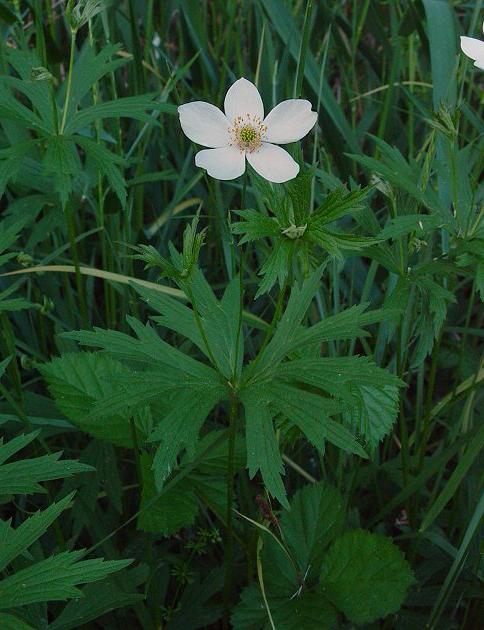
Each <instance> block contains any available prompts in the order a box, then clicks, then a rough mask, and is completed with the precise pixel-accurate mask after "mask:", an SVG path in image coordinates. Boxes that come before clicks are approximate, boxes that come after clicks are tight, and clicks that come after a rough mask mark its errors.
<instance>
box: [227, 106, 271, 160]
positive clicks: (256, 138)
mask: <svg viewBox="0 0 484 630" xmlns="http://www.w3.org/2000/svg"><path fill="white" fill-rule="evenodd" d="M266 132H267V127H266V126H265V125H264V124H263V123H262V120H261V119H260V118H259V116H254V115H251V114H245V116H238V117H237V118H236V119H235V120H234V126H233V127H231V128H230V129H229V133H230V136H231V142H230V146H235V147H237V148H238V149H240V151H241V152H244V151H248V152H249V153H252V152H253V151H256V150H257V149H258V148H259V147H260V146H261V144H262V140H263V139H264V136H265V134H266Z"/></svg>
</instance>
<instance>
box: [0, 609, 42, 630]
mask: <svg viewBox="0 0 484 630" xmlns="http://www.w3.org/2000/svg"><path fill="white" fill-rule="evenodd" d="M0 628H2V629H3V630H35V628H34V627H33V626H29V624H28V623H25V621H23V620H22V619H19V618H18V617H15V616H14V615H10V614H9V613H0Z"/></svg>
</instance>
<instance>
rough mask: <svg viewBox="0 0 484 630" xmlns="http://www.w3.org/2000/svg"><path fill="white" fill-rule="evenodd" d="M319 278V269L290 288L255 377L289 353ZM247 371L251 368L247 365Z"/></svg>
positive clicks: (258, 364)
mask: <svg viewBox="0 0 484 630" xmlns="http://www.w3.org/2000/svg"><path fill="white" fill-rule="evenodd" d="M320 277H321V271H320V269H317V270H316V271H314V272H313V273H312V274H311V275H310V276H309V278H308V279H307V280H306V281H305V282H304V283H303V284H302V285H301V286H297V285H295V286H294V287H293V288H292V291H291V295H290V297H289V300H288V303H287V306H286V310H285V311H284V313H283V314H282V316H281V319H280V321H279V324H278V326H277V329H276V332H275V334H274V336H273V337H272V339H271V340H270V342H269V343H268V344H267V346H266V348H265V350H263V352H262V355H261V356H260V359H259V360H258V363H257V371H256V374H257V377H258V378H260V377H261V376H262V374H263V373H264V372H266V371H269V370H272V369H273V368H274V367H275V366H276V365H277V364H278V363H279V362H280V361H281V360H282V359H283V358H284V356H285V355H286V354H287V352H289V350H290V349H291V347H292V345H293V343H294V339H295V338H296V336H297V333H298V332H299V326H300V324H301V322H302V320H303V318H304V316H305V315H306V312H307V310H308V308H309V305H310V304H311V301H312V299H313V297H314V294H315V293H316V291H317V289H318V286H319V281H320ZM248 369H249V371H250V370H251V367H250V365H249V368H248Z"/></svg>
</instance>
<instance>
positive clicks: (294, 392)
mask: <svg viewBox="0 0 484 630" xmlns="http://www.w3.org/2000/svg"><path fill="white" fill-rule="evenodd" d="M267 390H268V394H267V395H269V396H271V397H272V401H271V405H272V406H273V407H275V408H276V409H277V411H278V412H279V413H281V414H282V415H283V416H284V417H286V418H288V419H289V420H290V421H291V422H292V423H294V424H295V425H297V426H298V427H299V428H300V429H301V431H302V432H303V433H304V434H305V435H306V437H307V438H308V439H309V441H310V442H312V443H313V444H314V446H316V448H317V449H318V450H319V451H321V452H324V441H325V440H328V441H329V442H331V443H332V444H335V446H338V447H339V448H342V449H343V450H345V451H348V452H349V453H354V454H356V455H359V456H360V457H365V458H366V457H368V455H367V453H366V451H365V450H364V449H363V447H362V446H361V445H360V444H359V443H358V441H357V440H356V438H355V436H354V435H353V434H352V433H350V432H349V431H348V429H347V428H346V427H345V426H343V425H342V424H340V423H339V422H336V421H335V420H331V418H329V415H328V414H330V413H335V412H336V411H338V406H337V405H335V403H334V401H332V400H330V399H326V398H323V397H322V396H318V395H317V394H313V393H311V392H307V391H305V390H303V389H298V388H295V387H290V386H288V385H279V386H278V385H277V383H271V384H270V385H269V386H268V387H267Z"/></svg>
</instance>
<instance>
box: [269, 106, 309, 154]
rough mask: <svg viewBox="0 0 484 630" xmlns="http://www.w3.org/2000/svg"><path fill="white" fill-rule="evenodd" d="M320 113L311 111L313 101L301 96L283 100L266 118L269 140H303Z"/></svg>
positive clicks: (281, 141)
mask: <svg viewBox="0 0 484 630" xmlns="http://www.w3.org/2000/svg"><path fill="white" fill-rule="evenodd" d="M317 119H318V114H317V113H316V112H312V111H311V103H310V102H309V101H304V100H302V99H300V98H291V99H289V100H288V101H282V103H279V105H276V106H275V107H274V109H273V110H272V111H271V112H269V114H268V116H267V117H266V119H265V120H264V125H265V126H266V127H267V133H266V138H267V141H268V142H276V143H277V144H287V143H288V142H296V141H297V140H301V138H304V136H305V135H306V134H307V133H308V132H309V131H310V130H311V129H312V128H313V127H314V125H315V123H316V120H317Z"/></svg>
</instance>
